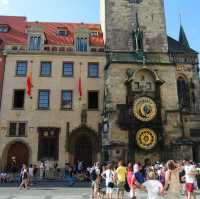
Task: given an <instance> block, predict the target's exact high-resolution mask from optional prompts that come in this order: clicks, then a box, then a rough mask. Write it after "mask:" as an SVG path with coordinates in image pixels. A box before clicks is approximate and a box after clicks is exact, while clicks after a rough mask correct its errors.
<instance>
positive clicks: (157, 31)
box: [100, 0, 168, 53]
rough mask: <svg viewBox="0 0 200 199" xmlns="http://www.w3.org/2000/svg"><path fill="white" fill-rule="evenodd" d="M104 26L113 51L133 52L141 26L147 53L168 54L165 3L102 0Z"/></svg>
mask: <svg viewBox="0 0 200 199" xmlns="http://www.w3.org/2000/svg"><path fill="white" fill-rule="evenodd" d="M100 2H101V13H100V14H101V25H102V30H103V32H104V40H105V43H106V46H107V47H108V49H110V50H111V51H132V50H135V49H134V48H135V47H134V41H133V38H134V37H133V32H134V31H136V30H137V28H138V27H137V25H138V22H139V24H140V31H141V32H142V34H143V41H142V43H143V48H144V51H145V52H159V53H160V52H161V53H163V52H167V51H168V44H167V34H166V23H165V13H164V3H163V0H100Z"/></svg>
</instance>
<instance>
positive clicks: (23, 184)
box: [19, 164, 28, 189]
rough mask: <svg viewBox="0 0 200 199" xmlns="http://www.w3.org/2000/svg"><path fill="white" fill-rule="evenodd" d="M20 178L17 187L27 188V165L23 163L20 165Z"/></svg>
mask: <svg viewBox="0 0 200 199" xmlns="http://www.w3.org/2000/svg"><path fill="white" fill-rule="evenodd" d="M21 179H22V182H21V184H20V185H19V189H22V188H23V187H24V188H25V189H27V187H28V170H27V167H26V165H25V164H23V166H22V173H21Z"/></svg>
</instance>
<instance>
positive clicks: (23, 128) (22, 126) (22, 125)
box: [18, 123, 26, 136]
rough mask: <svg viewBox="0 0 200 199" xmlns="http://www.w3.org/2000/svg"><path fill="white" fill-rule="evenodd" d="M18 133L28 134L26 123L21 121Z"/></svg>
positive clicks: (21, 134)
mask: <svg viewBox="0 0 200 199" xmlns="http://www.w3.org/2000/svg"><path fill="white" fill-rule="evenodd" d="M18 128H19V129H18V134H19V136H25V135H26V123H19V127H18Z"/></svg>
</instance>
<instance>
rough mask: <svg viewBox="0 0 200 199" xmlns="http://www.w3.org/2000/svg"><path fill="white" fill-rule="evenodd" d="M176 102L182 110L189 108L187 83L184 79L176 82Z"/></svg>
mask: <svg viewBox="0 0 200 199" xmlns="http://www.w3.org/2000/svg"><path fill="white" fill-rule="evenodd" d="M177 90H178V100H179V105H180V107H181V108H182V109H189V108H190V90H189V84H188V81H187V80H186V79H185V78H184V77H179V78H178V80H177Z"/></svg>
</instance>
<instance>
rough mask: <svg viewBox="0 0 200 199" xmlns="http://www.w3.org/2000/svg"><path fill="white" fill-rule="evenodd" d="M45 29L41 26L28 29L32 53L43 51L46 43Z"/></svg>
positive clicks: (29, 46) (29, 45) (29, 47)
mask: <svg viewBox="0 0 200 199" xmlns="http://www.w3.org/2000/svg"><path fill="white" fill-rule="evenodd" d="M45 39H46V38H45V34H44V28H43V27H42V26H40V25H35V24H34V25H32V26H30V27H29V28H28V49H29V50H30V51H40V50H42V48H43V46H44V42H45Z"/></svg>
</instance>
